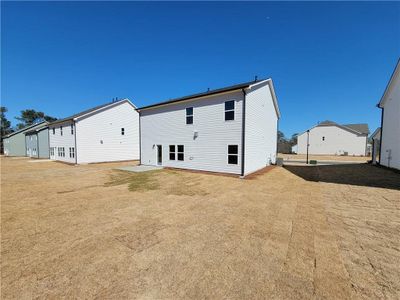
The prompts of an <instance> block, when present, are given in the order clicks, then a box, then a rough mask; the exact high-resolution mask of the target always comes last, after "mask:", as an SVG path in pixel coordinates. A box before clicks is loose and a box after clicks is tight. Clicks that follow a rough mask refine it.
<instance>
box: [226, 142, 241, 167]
mask: <svg viewBox="0 0 400 300" xmlns="http://www.w3.org/2000/svg"><path fill="white" fill-rule="evenodd" d="M230 146H236V150H237V151H236V153H229V147H230ZM230 156H236V164H233V163H230V162H229V157H230ZM226 162H227V164H228V165H236V166H238V165H239V145H238V144H237V145H231V144H228V146H227V152H226Z"/></svg>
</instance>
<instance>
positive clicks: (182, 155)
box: [178, 145, 185, 160]
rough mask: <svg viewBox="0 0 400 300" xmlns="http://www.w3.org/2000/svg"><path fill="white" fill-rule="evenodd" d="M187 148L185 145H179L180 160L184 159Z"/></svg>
mask: <svg viewBox="0 0 400 300" xmlns="http://www.w3.org/2000/svg"><path fill="white" fill-rule="evenodd" d="M184 152H185V148H184V146H183V145H178V160H184Z"/></svg>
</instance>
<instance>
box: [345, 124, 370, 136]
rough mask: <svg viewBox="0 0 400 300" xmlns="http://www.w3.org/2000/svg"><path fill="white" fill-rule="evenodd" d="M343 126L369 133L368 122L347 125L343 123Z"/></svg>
mask: <svg viewBox="0 0 400 300" xmlns="http://www.w3.org/2000/svg"><path fill="white" fill-rule="evenodd" d="M342 126H344V127H347V128H351V129H353V130H355V131H358V132H360V133H362V134H369V128H368V124H345V125H342Z"/></svg>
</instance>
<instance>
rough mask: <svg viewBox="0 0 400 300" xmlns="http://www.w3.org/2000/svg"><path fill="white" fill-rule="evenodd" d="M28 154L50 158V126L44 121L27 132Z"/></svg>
mask: <svg viewBox="0 0 400 300" xmlns="http://www.w3.org/2000/svg"><path fill="white" fill-rule="evenodd" d="M25 145H26V156H29V157H34V158H49V127H48V123H43V124H42V125H41V126H39V127H36V128H35V129H31V130H28V131H26V132H25Z"/></svg>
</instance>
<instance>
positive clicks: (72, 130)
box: [71, 124, 74, 134]
mask: <svg viewBox="0 0 400 300" xmlns="http://www.w3.org/2000/svg"><path fill="white" fill-rule="evenodd" d="M71 134H74V124H71Z"/></svg>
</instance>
